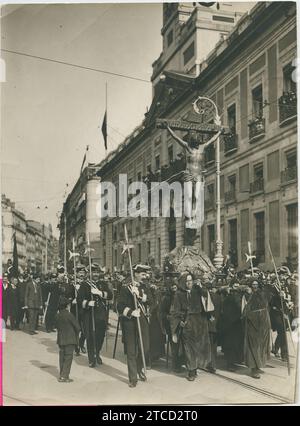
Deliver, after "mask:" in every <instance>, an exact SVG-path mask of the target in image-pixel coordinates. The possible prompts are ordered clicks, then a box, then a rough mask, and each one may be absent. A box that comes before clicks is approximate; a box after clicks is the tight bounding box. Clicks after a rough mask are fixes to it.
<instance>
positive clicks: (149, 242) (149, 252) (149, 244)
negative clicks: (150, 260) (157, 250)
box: [147, 241, 151, 257]
mask: <svg viewBox="0 0 300 426" xmlns="http://www.w3.org/2000/svg"><path fill="white" fill-rule="evenodd" d="M147 254H148V257H149V256H150V255H151V241H148V242H147Z"/></svg>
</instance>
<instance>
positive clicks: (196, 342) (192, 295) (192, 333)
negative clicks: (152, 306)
mask: <svg viewBox="0 0 300 426" xmlns="http://www.w3.org/2000/svg"><path fill="white" fill-rule="evenodd" d="M181 284H182V286H181V288H179V289H178V291H177V292H176V295H175V300H174V310H173V312H172V319H171V330H172V335H173V339H175V341H176V339H177V340H178V342H179V345H180V343H182V345H183V350H184V354H185V365H186V368H187V379H188V380H189V381H193V380H195V378H196V375H197V369H198V368H202V369H204V368H206V367H207V365H208V364H209V362H210V360H211V348H210V340H209V334H208V324H207V310H206V309H207V307H206V309H205V306H204V304H206V301H204V297H205V296H206V297H207V295H208V294H207V293H208V292H207V291H206V290H204V289H202V288H201V287H200V286H199V285H194V282H193V276H192V275H191V274H188V275H185V276H183V277H182V280H181ZM209 300H210V297H209ZM212 310H213V307H212V308H210V309H209V311H212Z"/></svg>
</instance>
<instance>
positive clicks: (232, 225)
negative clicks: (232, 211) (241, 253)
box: [228, 219, 238, 266]
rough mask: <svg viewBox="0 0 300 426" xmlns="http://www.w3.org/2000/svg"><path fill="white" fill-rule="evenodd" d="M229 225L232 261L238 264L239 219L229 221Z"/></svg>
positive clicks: (235, 264)
mask: <svg viewBox="0 0 300 426" xmlns="http://www.w3.org/2000/svg"><path fill="white" fill-rule="evenodd" d="M228 226H229V254H230V261H231V263H232V264H233V265H234V266H237V264H238V258H237V256H238V249H237V220H236V219H232V220H229V221H228Z"/></svg>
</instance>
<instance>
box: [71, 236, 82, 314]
mask: <svg viewBox="0 0 300 426" xmlns="http://www.w3.org/2000/svg"><path fill="white" fill-rule="evenodd" d="M72 249H73V252H71V250H69V253H70V258H69V260H71V259H72V258H73V269H74V288H75V299H76V300H77V287H76V285H77V274H76V256H80V254H79V253H75V239H74V238H73V240H72ZM75 313H76V319H77V321H78V306H77V302H76V305H75Z"/></svg>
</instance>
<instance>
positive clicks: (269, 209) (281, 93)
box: [98, 2, 298, 270]
mask: <svg viewBox="0 0 300 426" xmlns="http://www.w3.org/2000/svg"><path fill="white" fill-rule="evenodd" d="M172 8H173V9H172V11H170V14H169V15H168V16H167V17H165V20H164V28H165V26H166V19H167V20H169V24H168V25H169V26H170V27H171V26H172V25H174V26H175V27H176V25H177V26H178V25H179V26H180V28H181V29H180V34H185V32H186V31H187V29H188V28H189V30H188V31H190V37H191V38H190V40H192V39H193V40H194V36H195V33H196V34H198V37H199V38H201V28H202V29H203V28H206V27H210V26H211V25H214V24H215V21H214V18H213V17H214V16H216V15H215V13H216V9H208V8H203V7H201V6H197V7H194V8H192V9H190V12H189V13H187V14H186V15H185V20H184V22H182V21H180V16H181V15H180V10H179V9H180V4H179V5H178V4H177V5H173V6H172ZM204 9H205V10H204ZM165 11H166V9H165ZM185 11H186V9H185ZM218 14H219V15H218V16H222V4H221V6H220V9H219V11H218ZM225 17H227V18H228V17H230V15H228V14H224V18H225ZM172 20H174V22H173V23H172ZM179 21H180V22H179ZM200 21H206V25H205V24H203V22H202V24H201V25H199V22H200ZM205 31H206V30H205ZM223 31H224V28H223V23H222V31H221V30H220V32H219V41H217V43H216V39H215V38H214V37H213V38H212V42H213V46H211V50H210V53H209V54H206V51H205V52H204V53H205V54H206V57H205V59H203V57H202V61H201V62H200V63H198V58H199V55H198V54H196V52H197V49H195V50H194V53H193V52H190V54H191V55H192V53H193V55H192V57H191V58H190V59H189V61H191V62H190V65H189V68H188V69H184V68H182V66H179V65H177V66H176V61H175V57H174V59H172V61H173V62H172V66H173V67H174V68H173V69H170V68H169V66H168V65H167V63H168V61H167V59H166V60H165V62H166V64H165V66H164V65H163V64H164V62H163V59H164V58H167V56H168V55H167V53H166V52H165V51H164V52H163V54H162V55H161V57H160V59H159V61H158V62H157V61H156V62H155V63H154V73H153V87H154V91H153V101H152V104H151V107H150V109H149V112H148V113H147V114H146V115H145V119H144V121H143V123H142V124H141V125H140V126H139V127H137V128H136V129H135V131H134V132H133V133H132V134H131V135H130V136H129V137H127V138H126V140H125V141H124V143H122V144H121V145H120V146H119V147H118V149H117V150H116V151H114V152H113V153H111V154H110V155H109V156H108V157H107V158H106V159H105V160H104V161H103V162H102V163H100V164H99V165H98V169H99V170H98V175H99V176H100V177H101V180H102V181H110V182H113V183H114V184H115V185H116V187H117V188H118V177H119V174H121V173H125V174H127V176H128V181H129V183H130V182H131V181H132V182H133V181H138V180H144V181H149V180H160V181H168V182H170V181H172V180H174V176H176V180H179V181H180V179H181V176H182V171H183V170H184V168H185V164H184V155H183V152H182V148H181V147H180V146H179V145H178V143H177V142H176V141H174V140H173V139H172V138H171V137H170V136H169V135H168V133H167V131H166V130H161V129H158V128H157V127H156V119H157V118H168V119H172V118H174V119H178V118H184V117H186V115H187V113H188V112H189V111H190V110H191V105H192V103H193V102H194V101H195V99H196V98H197V97H198V96H199V95H202V96H208V97H210V98H211V99H212V100H213V101H214V102H215V103H216V105H217V107H218V110H219V113H220V115H221V119H222V124H223V125H224V126H226V127H228V128H229V129H230V131H231V133H230V135H228V136H226V137H225V136H224V137H222V138H221V155H220V162H221V235H222V239H223V242H224V246H223V254H224V255H225V254H228V253H230V255H231V261H232V262H233V263H234V264H235V265H236V266H237V267H238V268H245V267H246V263H245V253H246V252H247V250H248V248H247V246H248V241H250V242H251V244H252V249H253V251H255V254H256V263H258V264H260V265H261V266H262V267H263V268H266V269H267V268H271V259H270V254H269V244H270V247H271V249H272V252H273V255H274V258H275V261H276V262H277V263H278V264H282V263H287V264H288V265H289V266H291V267H295V266H296V263H297V256H298V255H297V246H298V240H297V233H298V225H297V217H298V213H297V209H298V207H297V119H296V118H297V91H296V84H295V82H294V80H295V79H294V72H295V71H294V70H295V69H294V60H295V58H296V50H297V46H296V8H295V4H294V3H292V2H290V3H289V2H259V3H257V4H256V5H255V6H254V7H253V8H252V9H251V10H250V11H249V12H248V13H246V14H244V15H243V16H242V17H241V18H240V19H239V20H238V21H237V22H236V20H235V21H234V23H233V25H231V28H230V31H229V32H225V31H224V32H223ZM162 33H163V35H164V34H165V32H164V30H163V31H162ZM203 34H204V33H203ZM209 40H210V38H209V37H207V44H209ZM178 43H179V42H178ZM185 43H186V45H188V44H189V43H188V41H185ZM165 46H166V44H165V42H164V48H165V49H166V48H167V47H165ZM200 50H201V49H200ZM184 52H185V51H182V50H181V49H178V50H177V51H176V54H174V55H175V56H176V55H179V56H180V58H177V59H178V61H179V62H178V64H179V63H180V60H182V59H183V60H184ZM178 134H179V135H180V134H181V136H182V137H184V136H185V134H184V132H181V133H180V132H178ZM205 163H206V164H205V165H206V167H205V168H206V184H205V222H204V225H203V227H202V229H201V232H200V233H199V238H198V239H197V244H198V245H200V247H201V248H202V249H203V250H204V251H205V252H206V253H207V254H208V255H209V256H210V257H211V258H212V259H213V257H214V250H215V239H216V164H215V150H214V148H209V149H207V150H206V153H205ZM125 222H126V223H127V229H128V233H129V237H130V242H132V243H133V245H134V247H133V248H132V256H133V261H134V262H139V261H142V262H149V263H153V264H156V265H157V266H161V265H162V262H163V258H164V256H165V255H166V254H167V253H168V252H169V251H170V250H172V249H173V248H174V247H175V246H181V245H183V244H184V242H185V241H186V230H185V229H184V220H183V218H176V217H172V216H171V217H170V218H166V219H164V218H142V217H138V218H134V219H129V218H121V217H117V218H106V219H102V221H101V262H102V263H103V264H104V265H105V266H106V267H107V268H108V269H111V270H112V269H114V268H117V269H120V268H122V267H125V266H126V265H125V263H126V259H125V258H124V256H122V241H123V240H124V229H123V225H124V223H125ZM123 265H124V266H123Z"/></svg>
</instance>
